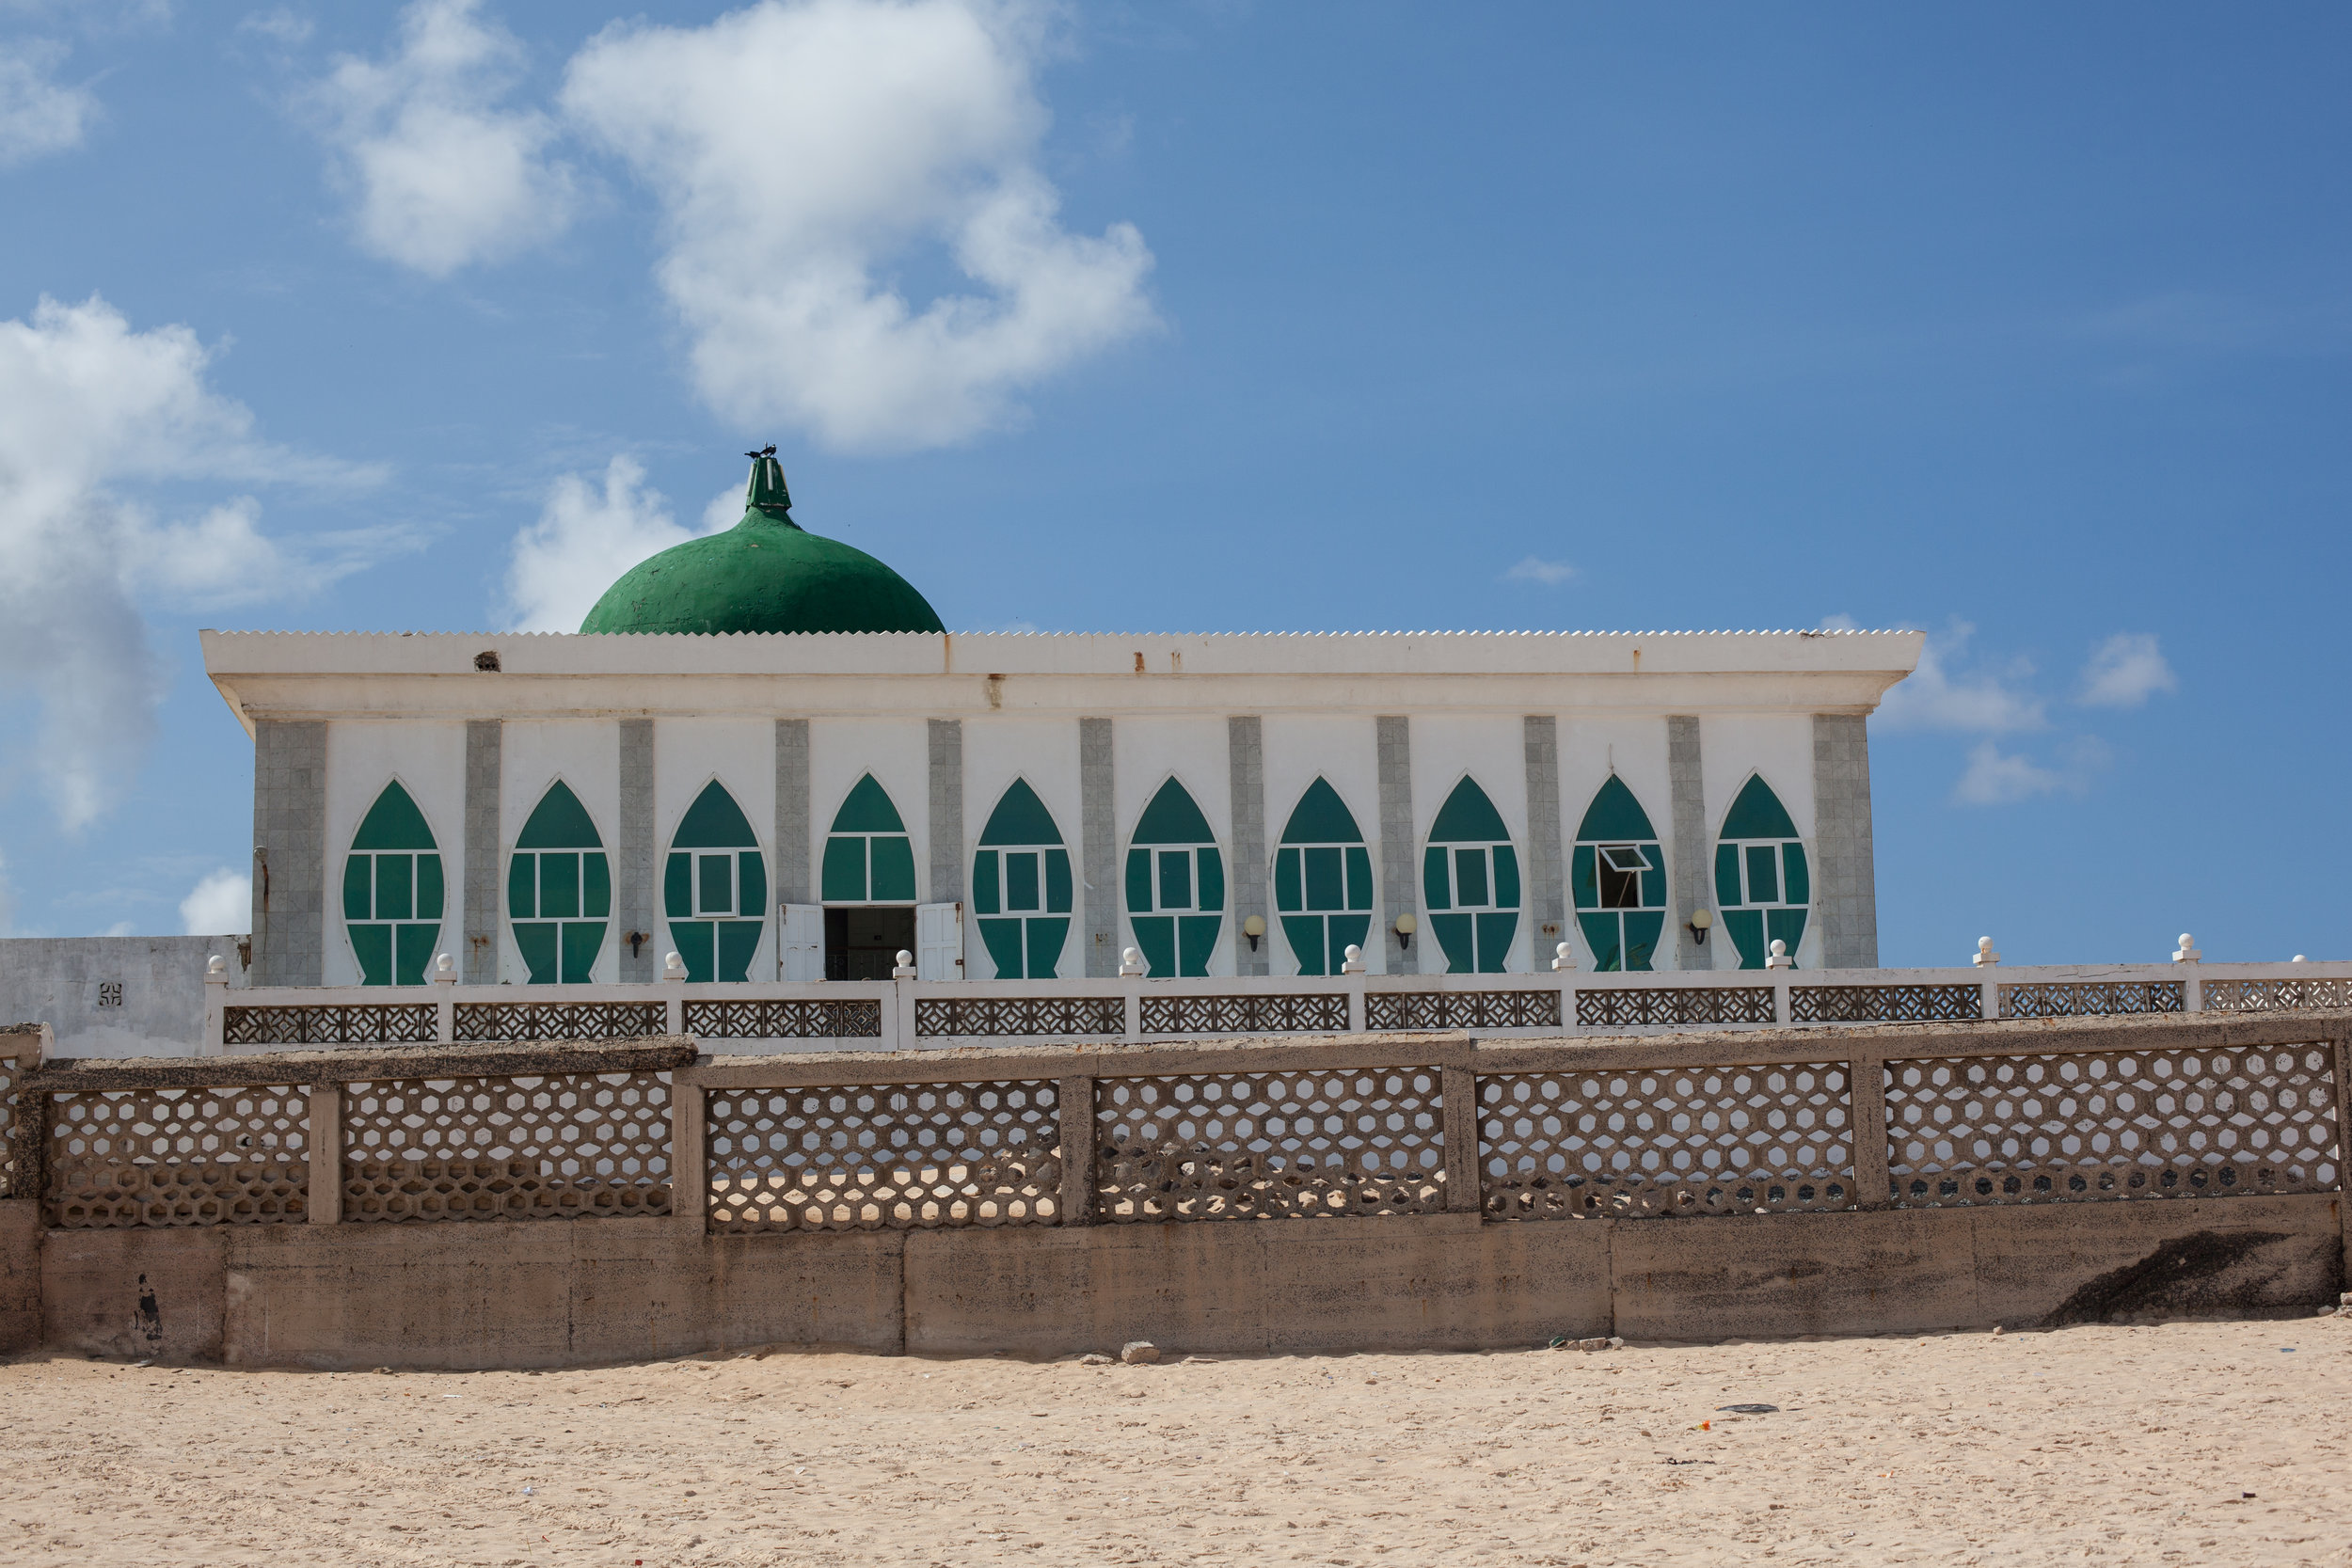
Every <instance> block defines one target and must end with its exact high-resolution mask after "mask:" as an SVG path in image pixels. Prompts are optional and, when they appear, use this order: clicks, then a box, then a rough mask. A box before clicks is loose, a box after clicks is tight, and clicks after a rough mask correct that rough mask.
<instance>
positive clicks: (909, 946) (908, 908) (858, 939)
mask: <svg viewBox="0 0 2352 1568" xmlns="http://www.w3.org/2000/svg"><path fill="white" fill-rule="evenodd" d="M914 947H915V906H914V905H913V904H900V905H887V904H881V905H866V906H865V907H863V908H856V909H846V910H844V909H828V910H827V911H825V978H826V979H828V980H887V979H889V978H890V977H891V972H892V971H893V970H895V969H897V968H898V955H899V954H900V953H902V952H905V953H912V952H914Z"/></svg>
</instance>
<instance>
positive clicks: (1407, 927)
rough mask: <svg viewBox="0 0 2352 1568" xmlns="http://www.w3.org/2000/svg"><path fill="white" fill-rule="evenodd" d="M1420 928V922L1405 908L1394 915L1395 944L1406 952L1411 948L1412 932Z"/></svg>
mask: <svg viewBox="0 0 2352 1568" xmlns="http://www.w3.org/2000/svg"><path fill="white" fill-rule="evenodd" d="M1420 929H1421V922H1420V920H1418V919H1417V918H1415V916H1414V914H1413V911H1410V910H1406V911H1405V912H1404V913H1403V914H1400V915H1398V916H1397V917H1396V944H1397V945H1398V946H1399V947H1402V948H1404V949H1405V950H1406V952H1408V953H1409V952H1411V951H1412V950H1413V933H1414V932H1415V931H1418V930H1420Z"/></svg>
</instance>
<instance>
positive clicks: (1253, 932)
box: [1241, 914, 1265, 953]
mask: <svg viewBox="0 0 2352 1568" xmlns="http://www.w3.org/2000/svg"><path fill="white" fill-rule="evenodd" d="M1241 934H1242V935H1243V936H1246V937H1248V939H1249V951H1251V952H1252V953H1255V952H1256V951H1257V950H1258V939H1259V938H1260V937H1262V936H1263V935H1265V916H1263V915H1262V914H1253V915H1251V916H1250V917H1249V918H1248V919H1247V920H1245V921H1243V922H1242V923H1241Z"/></svg>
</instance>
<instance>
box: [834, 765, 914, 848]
mask: <svg viewBox="0 0 2352 1568" xmlns="http://www.w3.org/2000/svg"><path fill="white" fill-rule="evenodd" d="M833 831H834V832H836V833H903V832H906V831H907V825H906V823H905V822H904V821H903V820H901V819H900V818H899V816H898V807H897V806H894V805H892V804H891V803H890V796H889V793H888V792H887V791H886V790H884V789H883V788H882V785H880V784H876V783H875V782H874V775H873V774H871V773H868V774H866V777H864V778H862V779H860V780H858V782H857V786H856V787H855V788H854V789H851V790H850V798H849V799H848V800H844V801H842V802H841V810H840V811H839V812H837V813H835V814H834V819H833Z"/></svg>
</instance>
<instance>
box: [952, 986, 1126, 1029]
mask: <svg viewBox="0 0 2352 1568" xmlns="http://www.w3.org/2000/svg"><path fill="white" fill-rule="evenodd" d="M914 1032H915V1033H916V1034H918V1035H930V1036H933V1037H948V1036H956V1035H962V1036H973V1037H985V1036H996V1037H1009V1036H1098V1035H1123V1034H1125V1033H1126V1032H1127V1001H1126V998H1124V997H1120V996H974V997H956V998H954V999H952V1000H950V999H947V998H944V997H942V998H925V999H921V1000H918V1001H917V1002H916V1003H915V1004H914Z"/></svg>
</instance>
